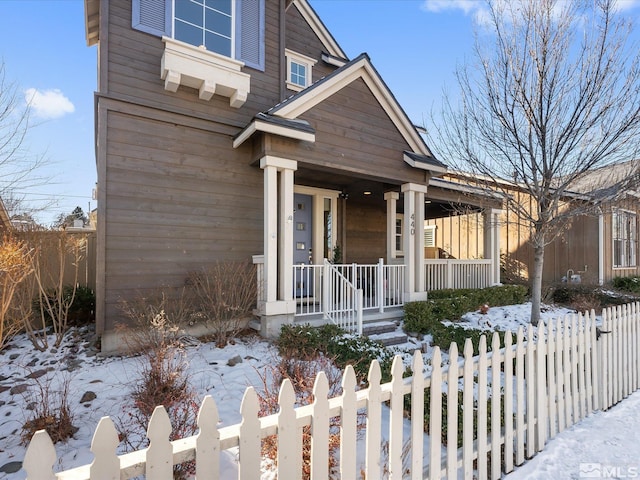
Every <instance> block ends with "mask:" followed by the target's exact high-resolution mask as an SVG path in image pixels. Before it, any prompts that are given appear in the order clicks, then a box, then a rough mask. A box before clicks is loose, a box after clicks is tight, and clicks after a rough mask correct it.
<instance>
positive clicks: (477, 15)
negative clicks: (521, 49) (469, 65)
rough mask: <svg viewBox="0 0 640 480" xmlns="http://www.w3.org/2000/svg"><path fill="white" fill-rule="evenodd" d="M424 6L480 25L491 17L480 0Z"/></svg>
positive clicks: (432, 0)
mask: <svg viewBox="0 0 640 480" xmlns="http://www.w3.org/2000/svg"><path fill="white" fill-rule="evenodd" d="M628 1H631V0H628ZM422 8H423V9H424V10H426V11H427V12H433V13H440V12H444V11H446V10H461V11H462V12H463V13H464V14H465V15H470V14H471V15H473V18H474V20H475V21H476V22H477V23H479V24H480V25H483V24H485V23H486V22H487V21H488V18H489V12H488V10H487V8H486V6H485V5H484V3H483V2H480V1H478V0H424V3H423V4H422Z"/></svg>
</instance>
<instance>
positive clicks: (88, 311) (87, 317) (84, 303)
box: [33, 285, 96, 326]
mask: <svg viewBox="0 0 640 480" xmlns="http://www.w3.org/2000/svg"><path fill="white" fill-rule="evenodd" d="M46 296H47V299H48V300H47V301H48V302H49V304H51V305H53V306H54V309H56V308H58V306H57V305H56V303H57V302H58V299H62V301H63V302H69V303H70V305H69V311H68V312H67V321H68V324H69V326H82V325H87V324H90V323H91V322H93V321H94V320H95V308H96V295H95V293H94V291H93V290H92V289H91V288H89V287H87V286H82V285H78V286H77V287H75V288H74V287H73V286H72V285H65V286H63V287H62V294H61V295H60V294H58V292H57V291H56V290H53V289H49V290H47V292H46ZM41 303H42V300H41V297H40V296H38V297H36V298H35V300H34V301H33V308H34V310H35V312H36V313H37V314H39V312H40V311H42V314H43V315H44V317H45V319H46V324H47V325H51V322H52V319H51V315H50V314H49V312H48V310H47V309H44V308H42V305H41Z"/></svg>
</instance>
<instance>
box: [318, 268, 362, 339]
mask: <svg viewBox="0 0 640 480" xmlns="http://www.w3.org/2000/svg"><path fill="white" fill-rule="evenodd" d="M345 274H348V271H347V270H346V269H344V268H343V265H333V264H331V263H330V262H329V261H328V260H327V259H326V258H325V260H324V275H323V291H324V293H325V295H324V305H323V308H322V310H323V313H324V315H325V316H326V317H327V318H328V319H329V320H331V321H332V322H333V323H334V324H336V325H338V326H339V327H340V328H342V329H343V330H345V331H347V332H352V333H357V334H358V335H362V298H363V292H362V289H361V288H358V287H357V286H356V285H355V283H354V282H352V281H351V279H350V278H348V277H347V276H345ZM351 278H354V277H351Z"/></svg>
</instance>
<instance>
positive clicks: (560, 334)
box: [555, 317, 567, 433]
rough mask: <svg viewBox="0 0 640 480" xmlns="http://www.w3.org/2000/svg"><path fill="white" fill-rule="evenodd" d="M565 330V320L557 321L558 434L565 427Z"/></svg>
mask: <svg viewBox="0 0 640 480" xmlns="http://www.w3.org/2000/svg"><path fill="white" fill-rule="evenodd" d="M566 329H567V319H566V317H565V318H564V321H563V320H562V319H558V320H557V322H556V333H555V336H556V342H555V349H556V393H557V404H558V409H557V411H558V433H560V432H562V431H563V430H564V429H565V426H566V423H565V421H566V417H565V413H566V410H565V408H566V407H565V395H566V391H567V387H566V385H565V382H564V332H566Z"/></svg>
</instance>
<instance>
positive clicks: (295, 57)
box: [284, 48, 318, 92]
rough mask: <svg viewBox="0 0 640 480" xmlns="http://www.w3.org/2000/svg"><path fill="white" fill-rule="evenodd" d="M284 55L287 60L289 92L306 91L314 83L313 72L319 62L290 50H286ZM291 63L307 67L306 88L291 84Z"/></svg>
mask: <svg viewBox="0 0 640 480" xmlns="http://www.w3.org/2000/svg"><path fill="white" fill-rule="evenodd" d="M284 54H285V56H286V58H287V88H288V89H289V90H293V91H296V92H299V91H301V90H304V89H305V88H307V87H308V86H309V85H311V83H312V81H313V75H312V70H313V66H314V65H315V64H316V63H318V61H317V60H316V59H314V58H311V57H307V56H306V55H302V54H301V53H297V52H294V51H292V50H289V49H288V48H287V49H285V51H284ZM291 62H295V63H298V64H300V65H304V66H305V67H306V74H307V75H306V85H305V86H304V87H302V86H300V85H298V84H297V83H292V82H291Z"/></svg>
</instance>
